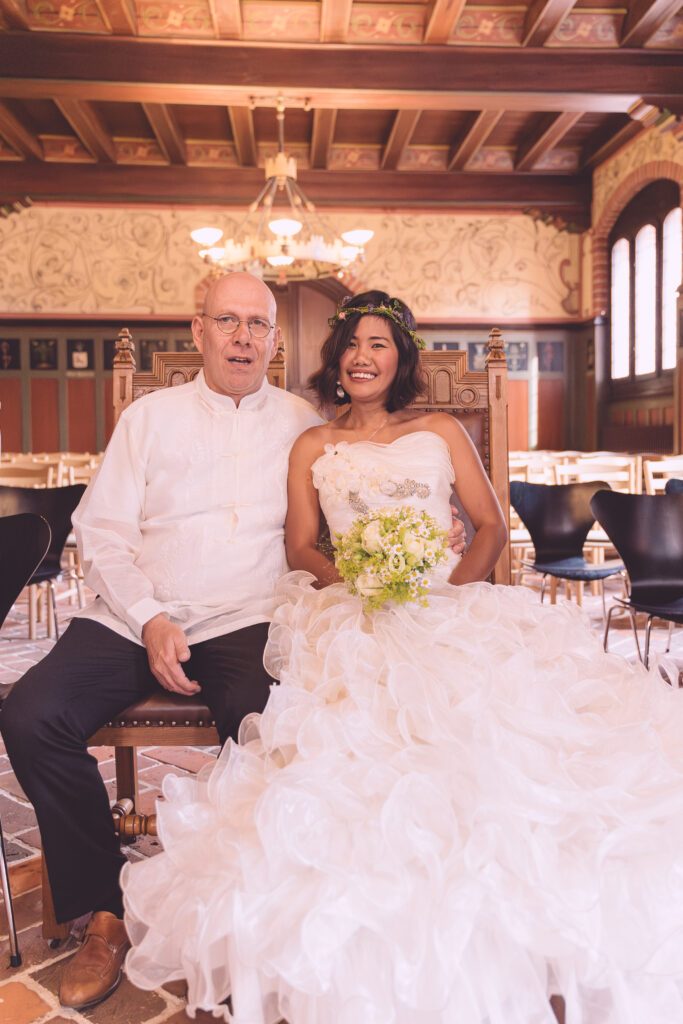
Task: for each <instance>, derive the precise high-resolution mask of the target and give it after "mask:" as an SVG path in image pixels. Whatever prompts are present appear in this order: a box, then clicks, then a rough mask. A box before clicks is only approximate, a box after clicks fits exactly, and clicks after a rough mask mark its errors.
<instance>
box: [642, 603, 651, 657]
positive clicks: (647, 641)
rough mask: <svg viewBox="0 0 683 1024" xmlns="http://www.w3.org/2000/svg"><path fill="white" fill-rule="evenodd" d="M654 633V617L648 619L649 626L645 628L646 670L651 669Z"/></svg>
mask: <svg viewBox="0 0 683 1024" xmlns="http://www.w3.org/2000/svg"><path fill="white" fill-rule="evenodd" d="M651 633H652V615H648V617H647V625H646V626H645V657H644V659H643V664H644V665H645V668H649V667H650V635H651Z"/></svg>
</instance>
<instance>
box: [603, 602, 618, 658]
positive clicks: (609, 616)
mask: <svg viewBox="0 0 683 1024" xmlns="http://www.w3.org/2000/svg"><path fill="white" fill-rule="evenodd" d="M604 603H605V595H604V594H603V607H604ZM619 610H620V609H619V606H618V605H616V604H613V605H612V607H611V608H610V610H609V612H608V613H607V619H606V622H605V635H604V637H603V641H602V649H603V650H604V651H605V652H607V650H608V649H609V629H610V626H611V625H612V616H613V615H614V613H615V612H616V611H619Z"/></svg>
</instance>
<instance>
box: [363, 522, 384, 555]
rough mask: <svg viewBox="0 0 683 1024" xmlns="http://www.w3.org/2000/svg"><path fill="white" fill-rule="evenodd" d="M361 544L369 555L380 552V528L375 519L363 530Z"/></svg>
mask: <svg viewBox="0 0 683 1024" xmlns="http://www.w3.org/2000/svg"><path fill="white" fill-rule="evenodd" d="M361 544H362V545H363V547H364V548H365V550H366V551H367V552H368V553H369V554H371V555H374V554H375V553H376V552H377V551H381V550H382V527H381V525H380V523H379V522H378V521H377V520H376V519H373V520H372V522H370V523H368V525H367V526H366V527H365V529H364V530H363V533H362V535H361Z"/></svg>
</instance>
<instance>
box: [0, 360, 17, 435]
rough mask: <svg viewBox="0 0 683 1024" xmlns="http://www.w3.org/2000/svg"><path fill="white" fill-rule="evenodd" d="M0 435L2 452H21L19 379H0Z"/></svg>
mask: <svg viewBox="0 0 683 1024" xmlns="http://www.w3.org/2000/svg"><path fill="white" fill-rule="evenodd" d="M0 435H1V437H0V446H1V450H2V451H4V452H20V451H21V447H22V437H21V380H20V379H19V377H11V378H6V379H3V378H0Z"/></svg>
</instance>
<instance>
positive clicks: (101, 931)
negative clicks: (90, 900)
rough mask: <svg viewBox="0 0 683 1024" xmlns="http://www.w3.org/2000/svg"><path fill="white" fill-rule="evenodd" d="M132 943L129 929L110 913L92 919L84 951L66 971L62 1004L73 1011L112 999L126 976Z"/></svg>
mask: <svg viewBox="0 0 683 1024" xmlns="http://www.w3.org/2000/svg"><path fill="white" fill-rule="evenodd" d="M129 946H130V942H129V941H128V936H127V935H126V926H125V925H124V923H123V921H121V920H119V918H118V917H115V916H114V915H113V914H110V913H109V912H108V911H107V910H99V911H98V912H97V913H96V914H93V916H92V917H91V918H90V921H89V923H88V927H87V928H86V930H85V936H84V938H83V943H82V945H81V948H80V949H79V950H78V951H77V952H76V953H74V955H73V956H72V957H71V959H70V960H68V961H67V964H66V966H65V968H64V970H63V972H62V980H61V984H60V986H59V1001H60V1003H61V1004H62V1006H67V1007H69V1008H70V1009H72V1010H87V1009H88V1008H89V1007H91V1006H95V1005H96V1004H97V1003H101V1002H102V1000H103V999H106V998H107V996H110V995H111V994H112V992H114V990H115V989H116V988H118V985H119V982H120V981H121V977H122V974H123V972H122V968H123V961H124V959H125V956H126V952H127V951H128V947H129Z"/></svg>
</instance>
